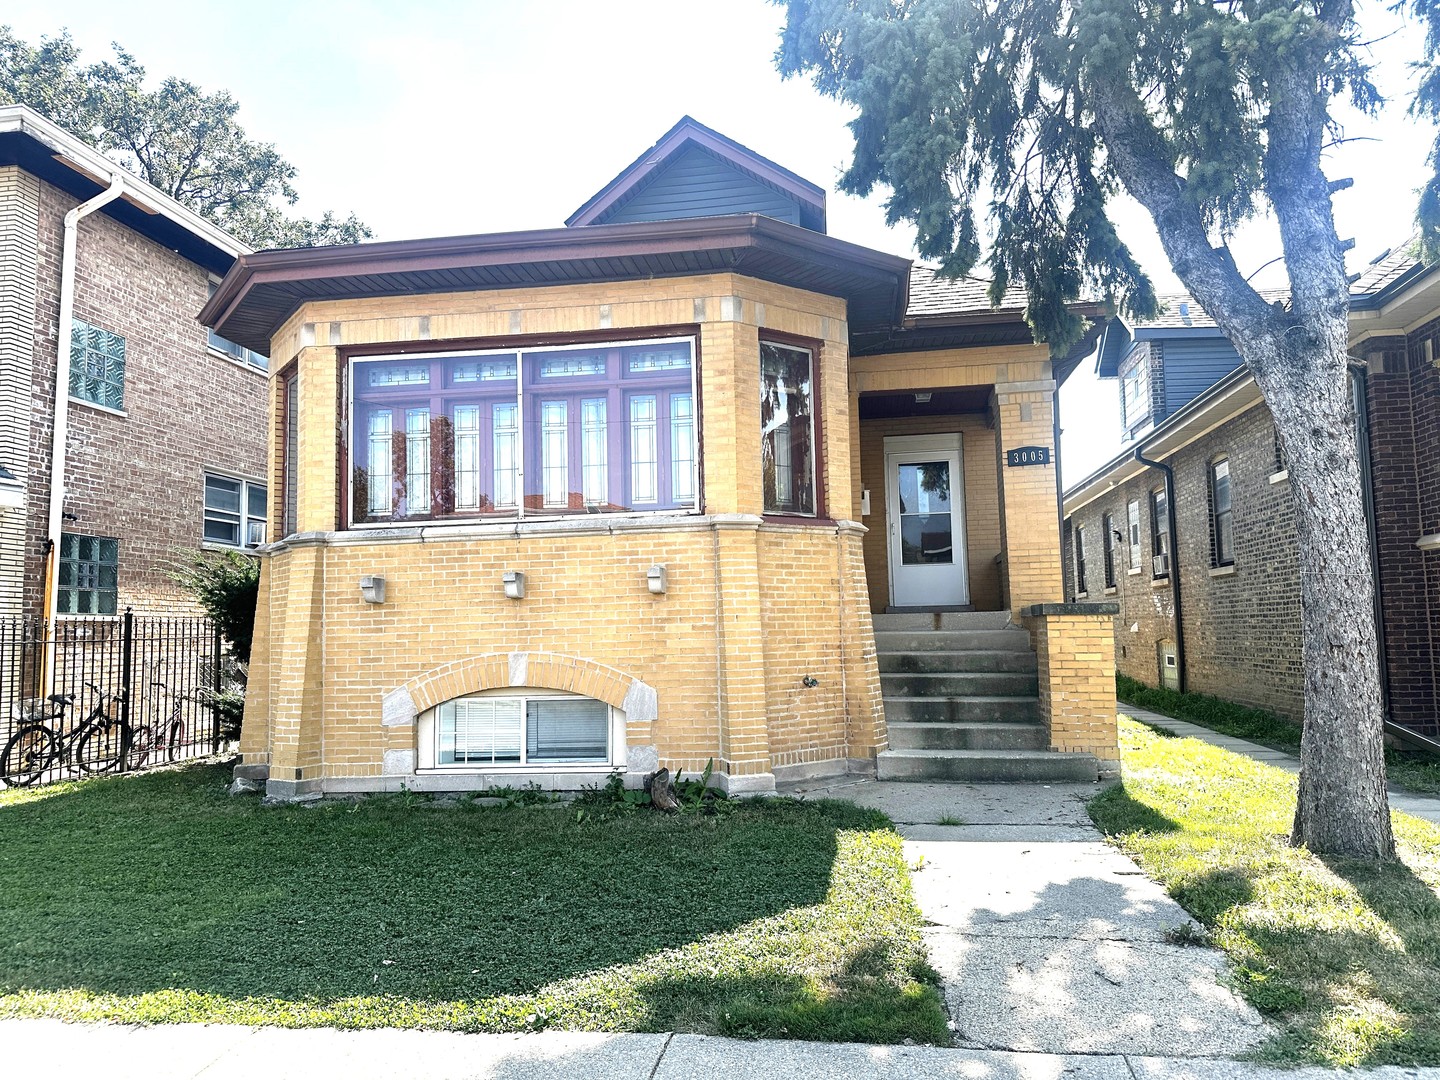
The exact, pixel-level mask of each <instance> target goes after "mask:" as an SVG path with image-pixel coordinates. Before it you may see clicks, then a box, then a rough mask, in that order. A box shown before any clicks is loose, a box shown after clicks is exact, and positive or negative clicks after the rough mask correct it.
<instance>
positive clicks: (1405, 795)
mask: <svg viewBox="0 0 1440 1080" xmlns="http://www.w3.org/2000/svg"><path fill="white" fill-rule="evenodd" d="M1120 713H1121V715H1123V716H1129V717H1132V718H1134V719H1136V720H1139V721H1140V722H1141V723H1142V724H1149V725H1150V726H1151V727H1157V728H1160V729H1161V730H1163V731H1168V732H1170V733H1172V734H1174V735H1179V736H1180V737H1181V738H1185V739H1199V740H1200V741H1201V742H1206V743H1209V744H1210V745H1211V746H1219V747H1223V748H1224V749H1226V750H1230V751H1232V752H1234V753H1236V754H1244V755H1245V756H1246V757H1248V758H1254V759H1255V760H1256V761H1262V762H1264V763H1265V764H1266V765H1273V766H1275V768H1277V769H1284V770H1285V771H1286V772H1288V773H1298V772H1299V771H1300V759H1299V758H1298V757H1297V756H1295V755H1294V754H1291V753H1287V752H1286V751H1284V750H1272V749H1271V748H1270V747H1268V746H1261V745H1260V744H1259V743H1253V742H1247V741H1246V740H1244V739H1237V738H1234V737H1233V736H1230V735H1221V734H1220V733H1219V732H1218V731H1211V730H1210V729H1209V728H1204V727H1201V726H1200V725H1199V724H1192V723H1190V722H1189V721H1188V720H1176V719H1175V718H1174V717H1173V716H1164V715H1162V714H1160V713H1157V712H1151V711H1150V710H1149V709H1137V708H1135V706H1133V705H1126V704H1125V703H1123V702H1122V703H1121V705H1120ZM1390 809H1391V810H1399V811H1401V812H1402V813H1405V814H1410V815H1411V816H1413V817H1418V818H1424V819H1425V820H1426V821H1433V822H1434V823H1435V824H1437V825H1440V795H1417V794H1415V793H1414V792H1410V791H1402V790H1400V789H1399V788H1396V787H1392V788H1391V789H1390Z"/></svg>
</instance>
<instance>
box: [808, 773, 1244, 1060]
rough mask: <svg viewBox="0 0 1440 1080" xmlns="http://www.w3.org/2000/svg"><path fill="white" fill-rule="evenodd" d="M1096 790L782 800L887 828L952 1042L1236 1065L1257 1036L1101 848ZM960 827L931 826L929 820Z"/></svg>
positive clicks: (1174, 927)
mask: <svg viewBox="0 0 1440 1080" xmlns="http://www.w3.org/2000/svg"><path fill="white" fill-rule="evenodd" d="M1100 790H1102V788H1101V786H1100V785H1098V784H1093V783H1092V784H915V783H886V782H876V781H867V780H851V781H847V782H841V783H834V784H829V785H823V786H820V785H817V786H814V787H807V788H803V789H800V790H797V791H796V792H794V793H795V794H804V795H806V796H807V797H811V798H819V797H830V798H841V799H849V800H851V801H853V802H857V803H860V804H861V805H864V806H874V807H876V808H878V809H881V810H884V811H885V812H886V813H887V814H889V815H890V817H891V819H892V820H894V821H895V822H896V824H897V826H898V827H899V829H900V832H901V834H902V835H903V836H904V837H905V838H906V839H905V854H906V861H907V863H909V865H910V866H911V868H912V880H913V883H914V888H915V898H916V901H917V902H918V904H919V906H920V910H921V912H922V913H923V915H924V916H925V919H926V921H927V922H928V923H929V926H928V927H927V929H926V931H925V944H926V947H927V949H928V951H929V953H930V962H931V964H933V965H934V967H935V969H936V970H937V971H938V972H939V973H940V975H941V977H942V978H943V979H944V985H945V1004H946V1008H947V1010H948V1012H949V1015H950V1027H951V1030H952V1031H953V1032H954V1036H955V1041H956V1043H957V1045H959V1046H963V1047H971V1048H974V1049H985V1050H1001V1051H1019V1052H1032V1053H1034V1052H1039V1053H1050V1054H1061V1055H1066V1054H1123V1055H1134V1054H1141V1055H1146V1054H1158V1055H1167V1056H1173V1057H1217V1056H1233V1055H1238V1054H1242V1053H1245V1052H1246V1051H1248V1050H1251V1049H1253V1048H1254V1047H1256V1046H1258V1045H1259V1044H1260V1043H1261V1042H1263V1041H1264V1040H1265V1039H1266V1038H1267V1037H1268V1036H1269V1034H1270V1031H1269V1029H1268V1028H1267V1027H1266V1026H1265V1024H1264V1022H1263V1021H1262V1020H1261V1018H1260V1015H1259V1014H1258V1013H1257V1012H1256V1011H1255V1010H1254V1009H1253V1008H1252V1007H1251V1006H1250V1005H1249V1004H1248V1003H1246V1002H1245V1001H1244V999H1243V998H1241V997H1240V996H1239V995H1238V994H1237V993H1236V992H1235V991H1234V990H1232V989H1231V988H1230V985H1229V979H1230V969H1229V965H1228V963H1227V961H1226V960H1225V957H1224V956H1223V954H1221V953H1220V952H1218V951H1217V950H1215V949H1211V948H1207V947H1197V946H1195V945H1193V944H1185V943H1184V942H1185V941H1186V940H1188V938H1187V936H1186V933H1185V928H1188V927H1190V926H1191V919H1190V916H1189V915H1188V914H1187V913H1186V912H1185V910H1184V909H1183V908H1181V907H1180V906H1179V905H1178V904H1176V903H1175V902H1174V901H1173V900H1171V899H1170V897H1169V896H1168V895H1166V893H1165V890H1164V889H1162V888H1161V887H1160V886H1159V885H1157V884H1155V883H1154V882H1153V881H1151V880H1150V879H1149V878H1147V877H1145V876H1144V874H1143V873H1141V871H1140V868H1139V867H1138V866H1136V864H1135V863H1134V862H1133V861H1132V860H1131V859H1129V858H1128V857H1126V856H1125V855H1123V854H1122V853H1120V852H1118V851H1116V850H1115V849H1114V848H1112V847H1111V846H1110V845H1108V844H1106V843H1105V842H1104V840H1103V839H1102V837H1101V835H1100V833H1099V831H1098V830H1097V829H1096V828H1095V826H1094V825H1092V824H1091V822H1090V817H1089V815H1088V814H1087V813H1086V810H1085V803H1086V802H1087V801H1088V800H1089V799H1091V798H1093V797H1094V796H1095V795H1096V794H1097V793H1098V792H1099V791H1100ZM942 820H943V821H949V822H956V821H959V822H963V823H964V824H958V825H957V824H948V825H942V824H939V822H940V821H942Z"/></svg>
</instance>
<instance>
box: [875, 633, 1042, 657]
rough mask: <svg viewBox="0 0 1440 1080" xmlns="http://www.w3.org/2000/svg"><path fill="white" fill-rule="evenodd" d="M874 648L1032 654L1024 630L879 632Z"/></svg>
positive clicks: (1027, 635) (885, 650) (892, 651)
mask: <svg viewBox="0 0 1440 1080" xmlns="http://www.w3.org/2000/svg"><path fill="white" fill-rule="evenodd" d="M875 649H876V651H877V652H880V653H896V652H966V651H970V650H974V649H979V650H982V651H985V652H1030V651H1031V649H1030V635H1029V634H1027V633H1026V632H1025V631H1024V630H1014V629H1012V630H876V631H875Z"/></svg>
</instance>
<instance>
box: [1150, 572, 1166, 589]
mask: <svg viewBox="0 0 1440 1080" xmlns="http://www.w3.org/2000/svg"><path fill="white" fill-rule="evenodd" d="M1169 587H1170V576H1169V575H1168V574H1167V575H1166V576H1165V577H1157V578H1151V579H1150V588H1152V589H1168V588H1169Z"/></svg>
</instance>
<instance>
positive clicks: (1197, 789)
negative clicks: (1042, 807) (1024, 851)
mask: <svg viewBox="0 0 1440 1080" xmlns="http://www.w3.org/2000/svg"><path fill="white" fill-rule="evenodd" d="M1120 734H1121V744H1122V751H1123V766H1124V771H1123V776H1124V779H1123V782H1122V783H1121V784H1119V785H1116V786H1114V787H1112V788H1110V789H1108V790H1107V791H1105V792H1103V793H1102V794H1100V795H1099V796H1097V797H1096V798H1095V799H1094V800H1092V802H1091V803H1090V815H1091V817H1092V818H1093V819H1094V820H1095V823H1096V824H1097V825H1098V826H1099V827H1100V828H1101V829H1102V830H1103V831H1104V832H1106V833H1107V834H1109V836H1110V837H1111V838H1112V839H1113V840H1114V841H1115V842H1116V843H1117V844H1118V845H1119V846H1120V847H1122V848H1123V849H1124V850H1125V851H1127V852H1128V853H1130V854H1131V855H1132V856H1134V857H1135V859H1136V860H1137V861H1138V862H1139V863H1140V865H1141V867H1142V868H1143V869H1144V870H1145V872H1146V873H1147V874H1148V875H1150V876H1151V877H1153V878H1155V879H1156V880H1158V881H1159V882H1161V883H1162V884H1163V885H1165V886H1166V887H1167V888H1168V889H1169V891H1170V894H1171V895H1172V896H1174V897H1175V899H1176V900H1177V901H1179V902H1180V904H1182V905H1183V906H1184V907H1185V908H1186V909H1187V910H1188V911H1189V912H1190V913H1191V914H1192V915H1193V916H1195V918H1196V919H1197V920H1198V921H1199V922H1200V923H1201V924H1202V925H1203V926H1204V927H1205V929H1206V931H1207V932H1208V933H1209V935H1210V937H1211V939H1212V940H1213V942H1214V943H1215V944H1216V945H1218V946H1219V947H1220V948H1222V949H1223V950H1225V952H1226V953H1228V954H1229V956H1230V958H1231V960H1232V961H1233V962H1234V964H1235V967H1236V970H1237V973H1238V974H1237V980H1238V988H1239V989H1240V991H1241V992H1242V993H1243V994H1244V995H1245V996H1246V997H1247V998H1248V999H1249V1000H1250V1001H1251V1002H1252V1003H1253V1004H1254V1005H1255V1007H1256V1008H1258V1009H1259V1010H1260V1011H1261V1012H1262V1013H1264V1014H1266V1016H1267V1017H1268V1018H1269V1019H1270V1020H1272V1021H1273V1022H1274V1023H1275V1024H1276V1026H1277V1028H1278V1032H1279V1034H1278V1035H1277V1036H1276V1037H1275V1038H1273V1039H1272V1040H1271V1041H1270V1042H1269V1043H1267V1044H1266V1045H1265V1046H1264V1047H1263V1048H1262V1049H1261V1051H1260V1052H1259V1056H1260V1057H1262V1058H1264V1059H1266V1060H1272V1061H1282V1062H1317V1063H1322V1064H1325V1065H1331V1066H1341V1065H1344V1066H1349V1065H1380V1064H1412V1063H1418V1064H1440V828H1437V827H1436V826H1434V825H1431V824H1429V823H1428V822H1424V821H1420V820H1417V819H1415V818H1412V817H1408V816H1407V815H1404V814H1395V815H1394V822H1395V832H1396V838H1397V841H1398V845H1399V855H1400V858H1399V859H1397V860H1395V861H1393V862H1382V863H1357V862H1348V861H1345V860H1333V859H1331V860H1322V859H1320V858H1317V857H1316V856H1314V855H1312V854H1310V853H1309V852H1307V851H1305V850H1303V849H1297V848H1293V847H1291V846H1290V844H1289V842H1288V835H1289V832H1290V824H1291V818H1292V816H1293V814H1294V808H1295V780H1294V778H1293V777H1291V776H1290V775H1288V774H1286V773H1284V772H1282V771H1280V770H1279V769H1274V768H1271V767H1269V766H1266V765H1262V764H1260V763H1258V762H1255V761H1251V760H1250V759H1249V758H1245V757H1242V756H1240V755H1237V754H1232V753H1230V752H1228V751H1226V750H1221V749H1219V748H1217V747H1212V746H1208V745H1206V744H1204V743H1201V742H1198V741H1197V740H1194V739H1177V738H1173V737H1166V736H1164V735H1162V734H1160V733H1157V732H1155V731H1154V730H1152V729H1150V728H1147V727H1145V726H1144V725H1142V724H1138V723H1135V722H1134V721H1130V720H1124V721H1122V722H1121V727H1120Z"/></svg>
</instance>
